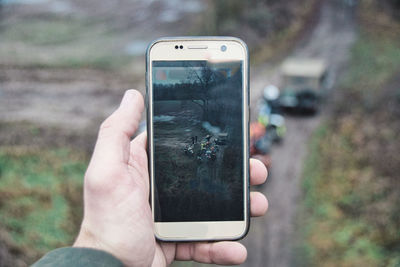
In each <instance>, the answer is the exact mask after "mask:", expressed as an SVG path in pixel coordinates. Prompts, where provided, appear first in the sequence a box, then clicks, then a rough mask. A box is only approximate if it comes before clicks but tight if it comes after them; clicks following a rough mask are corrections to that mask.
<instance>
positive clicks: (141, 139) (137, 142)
mask: <svg viewBox="0 0 400 267" xmlns="http://www.w3.org/2000/svg"><path fill="white" fill-rule="evenodd" d="M146 146H147V132H146V131H144V132H142V133H140V134H139V135H138V136H136V137H135V138H134V139H133V140H132V141H131V152H132V149H134V148H143V149H147V147H146Z"/></svg>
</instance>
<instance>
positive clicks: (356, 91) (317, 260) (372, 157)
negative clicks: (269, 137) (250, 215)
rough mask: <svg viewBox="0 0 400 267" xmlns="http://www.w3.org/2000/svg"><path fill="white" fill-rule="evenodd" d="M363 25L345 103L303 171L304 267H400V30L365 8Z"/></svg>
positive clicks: (318, 134)
mask: <svg viewBox="0 0 400 267" xmlns="http://www.w3.org/2000/svg"><path fill="white" fill-rule="evenodd" d="M371 14H375V15H374V16H371ZM372 18H374V19H372ZM360 19H361V34H360V37H359V40H358V41H357V42H356V44H355V46H354V48H353V51H352V62H351V66H350V69H349V72H348V76H347V78H346V79H345V81H344V82H343V85H342V88H341V89H340V91H339V94H340V95H341V97H340V100H339V101H338V102H337V103H336V108H335V110H334V112H333V114H332V115H331V118H329V119H328V121H327V122H326V123H325V124H324V125H322V126H321V127H320V128H319V129H318V130H317V131H316V133H315V136H314V138H313V140H312V142H311V144H310V154H309V156H308V160H307V161H306V163H305V170H304V180H303V190H304V200H303V204H302V205H303V207H302V211H301V213H302V214H301V215H300V217H301V219H300V221H301V225H302V226H301V227H302V231H301V232H302V233H303V236H302V237H301V240H302V241H301V243H300V245H299V251H298V261H299V262H300V263H301V264H302V265H304V266H399V265H400V230H399V229H400V217H399V214H400V208H399V203H400V193H399V192H398V188H400V181H399V179H398V178H399V173H400V159H399V157H398V153H399V151H400V142H399V140H398V138H397V133H399V132H400V119H399V118H400V116H399V115H400V87H399V86H398V84H399V82H400V48H399V46H398V43H399V41H400V40H399V37H398V36H400V35H399V33H400V31H399V24H398V23H396V22H394V21H392V20H390V19H389V18H388V17H386V16H385V15H384V14H381V13H379V12H376V11H374V12H371V11H370V9H369V7H368V6H365V5H364V6H362V7H361V16H360ZM396 31H397V34H395V32H396Z"/></svg>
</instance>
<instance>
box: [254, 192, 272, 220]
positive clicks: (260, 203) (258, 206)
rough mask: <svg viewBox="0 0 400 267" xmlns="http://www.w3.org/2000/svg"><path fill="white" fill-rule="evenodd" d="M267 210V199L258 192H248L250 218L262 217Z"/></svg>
mask: <svg viewBox="0 0 400 267" xmlns="http://www.w3.org/2000/svg"><path fill="white" fill-rule="evenodd" d="M267 210H268V199H267V198H266V197H265V196H264V194H262V193H260V192H250V214H251V216H252V217H259V216H263V215H264V214H265V213H266V212H267Z"/></svg>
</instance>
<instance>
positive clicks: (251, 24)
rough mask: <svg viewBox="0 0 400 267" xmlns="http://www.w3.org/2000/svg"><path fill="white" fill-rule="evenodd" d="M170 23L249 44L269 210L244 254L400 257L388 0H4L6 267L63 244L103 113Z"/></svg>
mask: <svg viewBox="0 0 400 267" xmlns="http://www.w3.org/2000/svg"><path fill="white" fill-rule="evenodd" d="M174 35H233V36H237V37H240V38H242V39H243V40H244V41H245V42H246V43H247V44H248V46H249V48H250V58H251V81H250V87H251V120H252V125H251V137H252V140H251V145H252V154H253V156H254V157H258V158H260V159H261V160H262V161H263V162H264V164H266V165H267V167H268V168H269V172H270V177H269V179H268V181H267V183H266V184H265V185H263V186H259V187H257V188H255V189H256V190H260V191H262V192H264V193H266V195H267V197H268V199H269V202H270V208H269V211H268V214H267V216H265V217H263V218H256V219H252V221H251V228H250V233H249V235H248V236H247V237H246V238H245V239H244V240H243V241H242V242H243V243H244V244H245V245H246V246H247V247H248V251H249V253H248V259H247V261H246V263H245V264H243V265H244V266H400V190H399V189H400V174H399V173H400V157H399V152H400V141H399V132H400V1H398V0H359V1H356V0H319V1H318V0H302V1H298V0H286V1H278V0H250V1H240V0H216V1H211V0H209V1H200V0H187V1H184V0H169V1H161V0H152V1H149V0H119V1H104V0H101V1H100V0H0V266H1V267H5V266H27V265H29V264H31V263H33V262H34V261H35V260H37V259H38V258H40V257H41V256H42V255H43V254H44V253H46V252H47V251H49V250H51V249H54V248H57V247H61V246H68V245H71V244H72V242H73V241H74V238H75V236H76V234H77V231H78V229H79V224H80V221H81V218H82V180H83V175H84V171H85V168H86V166H87V163H88V160H89V157H90V154H91V152H92V149H93V145H94V142H95V139H96V133H97V130H98V128H99V125H100V123H101V121H102V120H103V119H104V118H105V117H107V116H108V115H109V114H110V113H111V112H112V111H113V110H114V109H115V108H116V107H117V106H118V104H119V101H120V99H121V97H122V95H123V92H124V91H125V89H127V88H137V89H139V90H140V91H141V92H142V93H144V92H145V83H144V70H145V69H144V68H145V64H144V62H145V61H144V54H145V49H146V46H147V44H148V43H149V42H150V41H151V40H153V39H155V38H158V37H161V36H174ZM174 266H198V264H196V263H190V262H189V263H183V262H178V263H175V264H174Z"/></svg>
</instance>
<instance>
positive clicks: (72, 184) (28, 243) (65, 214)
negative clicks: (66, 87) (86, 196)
mask: <svg viewBox="0 0 400 267" xmlns="http://www.w3.org/2000/svg"><path fill="white" fill-rule="evenodd" d="M86 164H87V160H86V157H85V156H84V155H83V154H80V153H77V152H74V151H70V150H67V149H59V148H58V149H48V148H41V149H34V148H28V147H18V146H17V147H4V146H3V147H0V228H2V229H5V230H6V231H7V232H8V233H9V234H10V235H11V238H12V241H13V242H14V244H15V245H16V246H18V247H20V248H21V249H22V250H23V251H24V252H25V253H27V254H29V255H32V258H31V260H35V259H36V258H37V257H39V256H40V255H42V254H44V253H45V252H47V251H49V250H51V249H54V248H56V247H59V246H66V245H71V243H72V242H73V238H74V237H75V236H76V234H77V230H78V227H79V222H80V217H81V215H82V199H81V198H82V183H83V175H84V171H85V169H86Z"/></svg>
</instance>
